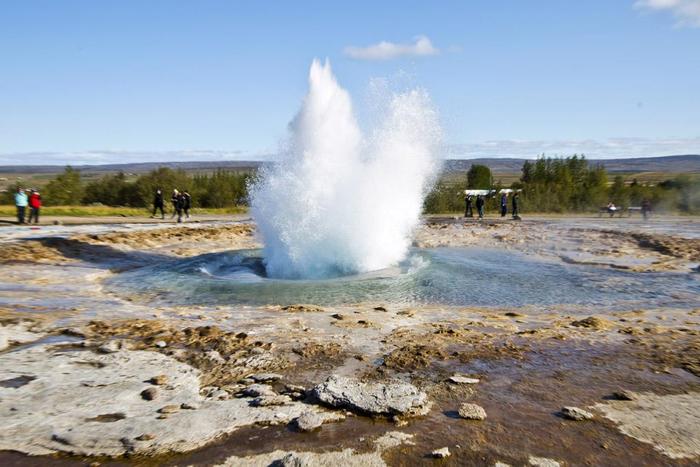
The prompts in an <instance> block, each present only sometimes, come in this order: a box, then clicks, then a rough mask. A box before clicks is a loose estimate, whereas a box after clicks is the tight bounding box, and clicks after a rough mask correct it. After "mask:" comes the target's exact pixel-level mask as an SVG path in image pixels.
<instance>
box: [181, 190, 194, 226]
mask: <svg viewBox="0 0 700 467" xmlns="http://www.w3.org/2000/svg"><path fill="white" fill-rule="evenodd" d="M182 196H183V197H184V198H185V201H184V205H183V207H182V209H183V210H184V211H185V217H186V218H187V219H189V218H190V208H191V207H192V197H191V196H190V194H189V193H188V192H187V190H185V191H183V192H182Z"/></svg>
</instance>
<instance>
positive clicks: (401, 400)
mask: <svg viewBox="0 0 700 467" xmlns="http://www.w3.org/2000/svg"><path fill="white" fill-rule="evenodd" d="M312 395H313V396H314V397H316V398H317V399H318V400H320V401H321V402H323V403H324V404H327V405H330V406H332V407H337V408H345V409H349V410H352V411H355V412H359V413H361V414H376V415H423V414H425V413H427V412H428V410H429V409H430V402H429V401H428V396H427V395H426V394H425V393H424V392H422V391H419V390H418V388H416V387H415V386H413V385H412V384H409V383H405V382H401V381H394V382H387V383H364V382H361V381H359V380H356V379H353V378H346V377H343V376H337V375H333V376H330V377H329V378H328V379H327V380H326V381H325V382H323V383H321V384H319V385H318V386H316V387H315V388H314V389H313V391H312Z"/></svg>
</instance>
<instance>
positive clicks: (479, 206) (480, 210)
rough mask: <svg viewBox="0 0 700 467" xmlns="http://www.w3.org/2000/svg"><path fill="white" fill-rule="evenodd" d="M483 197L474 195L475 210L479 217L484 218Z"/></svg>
mask: <svg viewBox="0 0 700 467" xmlns="http://www.w3.org/2000/svg"><path fill="white" fill-rule="evenodd" d="M484 203H485V201H484V197H483V196H481V195H478V196H477V197H476V210H477V212H478V213H479V219H483V218H484Z"/></svg>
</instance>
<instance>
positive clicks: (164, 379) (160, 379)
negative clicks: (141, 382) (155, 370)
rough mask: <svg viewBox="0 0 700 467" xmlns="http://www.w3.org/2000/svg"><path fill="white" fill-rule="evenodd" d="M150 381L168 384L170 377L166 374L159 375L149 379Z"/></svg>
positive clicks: (157, 384) (159, 384)
mask: <svg viewBox="0 0 700 467" xmlns="http://www.w3.org/2000/svg"><path fill="white" fill-rule="evenodd" d="M148 382H149V383H151V384H154V385H156V386H163V385H165V384H168V377H167V376H165V375H157V376H154V377H153V378H151V379H149V380H148Z"/></svg>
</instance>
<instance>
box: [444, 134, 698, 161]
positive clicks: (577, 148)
mask: <svg viewBox="0 0 700 467" xmlns="http://www.w3.org/2000/svg"><path fill="white" fill-rule="evenodd" d="M540 154H546V155H548V156H558V155H560V156H567V155H572V154H585V155H586V156H587V157H589V158H593V159H611V158H624V157H646V156H671V155H681V154H700V137H696V138H610V139H607V140H602V141H598V140H593V139H588V140H554V141H538V140H494V141H484V142H477V143H467V144H455V145H451V146H449V148H448V149H447V157H448V158H451V159H461V158H475V157H518V158H526V159H534V158H535V157H537V156H538V155H540Z"/></svg>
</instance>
